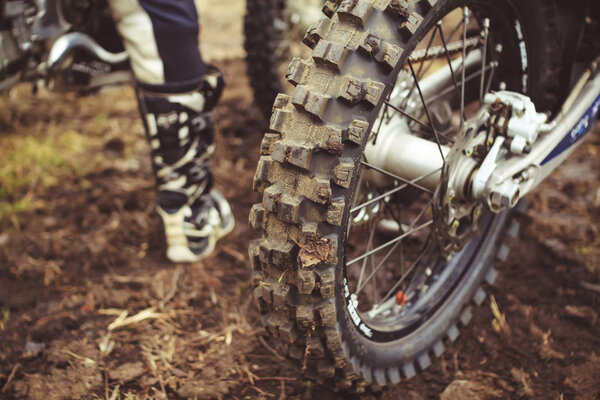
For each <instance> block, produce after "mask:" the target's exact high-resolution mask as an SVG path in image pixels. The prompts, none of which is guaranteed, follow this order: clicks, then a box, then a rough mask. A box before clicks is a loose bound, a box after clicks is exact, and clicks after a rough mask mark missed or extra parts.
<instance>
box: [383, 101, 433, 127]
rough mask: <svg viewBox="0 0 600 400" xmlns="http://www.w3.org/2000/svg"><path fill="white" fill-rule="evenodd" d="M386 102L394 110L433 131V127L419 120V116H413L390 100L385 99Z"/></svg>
mask: <svg viewBox="0 0 600 400" xmlns="http://www.w3.org/2000/svg"><path fill="white" fill-rule="evenodd" d="M384 104H386V105H388V106H389V107H390V108H391V109H392V110H394V111H396V112H398V113H400V114H402V115H403V116H405V117H406V118H408V119H410V120H411V121H413V122H415V123H416V124H418V125H420V126H422V127H423V128H425V129H427V130H428V131H430V132H431V131H432V129H431V127H430V126H429V125H427V124H424V123H423V122H421V121H419V120H418V119H417V118H415V117H413V116H412V115H410V114H408V113H407V112H406V111H402V109H400V108H398V107H396V106H394V105H393V104H392V103H390V102H389V101H387V100H386V101H384Z"/></svg>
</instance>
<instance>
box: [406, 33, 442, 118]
mask: <svg viewBox="0 0 600 400" xmlns="http://www.w3.org/2000/svg"><path fill="white" fill-rule="evenodd" d="M434 38H435V30H434V31H433V32H432V33H431V37H430V38H429V43H427V47H426V50H425V58H427V53H428V52H429V49H430V48H431V44H432V43H433V39H434ZM432 63H433V61H431V62H430V65H431V64H432ZM424 64H425V62H421V63H419V71H417V78H415V80H414V82H413V85H412V86H411V88H410V90H409V91H408V94H407V95H406V97H405V98H404V101H403V102H402V107H405V106H406V103H408V101H409V99H410V96H412V94H413V92H414V91H415V84H416V83H417V82H418V80H419V79H420V78H421V71H422V70H423V65H424Z"/></svg>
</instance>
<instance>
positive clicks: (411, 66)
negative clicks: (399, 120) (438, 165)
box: [408, 60, 446, 164]
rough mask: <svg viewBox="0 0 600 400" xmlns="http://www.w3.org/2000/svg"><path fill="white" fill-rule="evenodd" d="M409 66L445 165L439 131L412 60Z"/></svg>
mask: <svg viewBox="0 0 600 400" xmlns="http://www.w3.org/2000/svg"><path fill="white" fill-rule="evenodd" d="M408 66H409V67H410V72H411V74H412V76H413V79H414V80H415V84H416V86H417V90H418V91H419V97H420V98H421V102H422V103H423V109H424V110H425V114H426V115H427V120H428V121H429V124H430V125H431V129H433V134H434V136H435V141H436V143H437V146H438V150H439V151H440V155H441V156H442V160H444V164H445V163H446V158H445V157H444V152H443V151H442V145H441V144H440V137H439V134H438V131H437V129H435V125H433V121H432V119H431V114H430V113H429V108H428V107H427V103H426V102H425V98H424V97H423V92H422V91H421V86H420V85H419V81H417V78H416V76H415V70H414V68H413V65H412V63H411V62H410V60H408Z"/></svg>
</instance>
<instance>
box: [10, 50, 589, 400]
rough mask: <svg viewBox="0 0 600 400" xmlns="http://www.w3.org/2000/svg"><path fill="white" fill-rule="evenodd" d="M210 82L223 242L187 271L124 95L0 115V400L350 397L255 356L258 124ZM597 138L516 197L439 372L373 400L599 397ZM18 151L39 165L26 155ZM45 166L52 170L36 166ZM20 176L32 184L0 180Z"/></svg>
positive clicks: (23, 93)
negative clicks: (500, 250)
mask: <svg viewBox="0 0 600 400" xmlns="http://www.w3.org/2000/svg"><path fill="white" fill-rule="evenodd" d="M219 65H220V66H221V67H222V68H223V69H224V70H225V73H226V75H227V78H228V81H229V86H228V88H227V91H226V92H225V95H224V99H223V101H222V102H221V103H220V105H219V108H218V125H217V130H218V139H217V140H218V151H217V155H216V159H215V165H214V171H215V175H216V182H217V186H218V187H219V188H220V189H221V190H222V191H223V193H224V194H225V195H226V196H227V198H229V199H230V201H231V203H232V205H233V207H234V210H235V215H236V219H237V226H236V228H235V231H234V232H233V233H232V234H231V235H230V236H229V237H228V238H227V239H226V240H223V241H222V242H221V243H220V244H219V246H218V248H217V251H216V253H215V254H214V255H213V256H212V257H210V258H209V259H207V260H206V261H203V262H199V263H196V264H192V265H173V264H171V263H169V262H168V261H167V260H166V259H165V256H164V243H163V237H162V233H161V231H160V226H159V222H158V218H157V216H156V214H155V213H154V212H153V204H154V200H155V193H154V191H153V185H152V175H151V172H150V165H149V161H148V149H147V147H146V144H145V140H144V138H143V135H142V128H141V124H140V123H139V121H138V119H137V111H136V108H135V102H134V98H133V93H132V90H131V89H129V88H120V89H116V90H111V91H107V92H105V93H102V94H100V95H96V96H92V97H86V98H78V97H76V96H74V95H60V96H58V95H56V94H46V93H41V94H40V95H37V96H34V95H32V94H31V93H30V92H29V88H27V87H20V88H18V89H17V90H14V91H13V92H12V93H11V95H10V96H8V97H6V98H4V99H3V100H2V106H1V109H2V111H1V112H0V126H1V127H2V133H1V136H0V141H1V143H2V145H3V146H2V148H3V149H6V148H8V149H9V150H6V151H5V152H4V153H3V157H2V159H3V160H4V162H5V163H7V165H8V166H7V165H3V167H2V168H3V175H2V177H3V187H5V186H10V187H12V189H11V190H12V191H8V192H7V191H6V190H4V191H3V192H2V196H3V197H2V198H1V200H2V202H3V204H4V206H5V209H6V206H7V204H13V203H15V202H17V201H18V200H19V199H20V198H22V197H24V198H28V199H29V201H28V202H27V204H26V206H23V209H22V210H20V211H19V212H17V211H16V210H15V211H14V212H5V213H4V214H2V220H1V223H2V233H1V234H0V243H1V249H2V251H1V252H0V398H5V399H13V398H30V399H71V398H73V399H76V398H85V399H87V398H110V399H117V398H121V399H124V398H170V399H171V398H174V399H178V398H223V399H244V398H250V399H254V398H265V399H270V398H277V399H281V398H291V399H310V398H320V399H337V398H352V397H351V396H349V395H344V394H340V393H335V392H333V391H332V390H330V388H327V387H322V386H318V385H313V384H311V383H310V382H309V381H306V380H304V379H303V378H302V376H301V375H300V374H299V373H298V372H297V370H295V369H294V368H293V367H291V366H290V365H289V364H288V363H287V362H286V361H284V360H282V359H281V358H280V357H279V356H278V355H276V354H274V353H273V352H272V350H271V349H270V347H269V344H268V341H266V340H265V339H263V335H264V334H265V332H264V330H263V329H262V327H261V324H260V319H259V314H258V312H257V309H256V306H255V304H254V301H253V298H252V290H251V286H250V280H249V274H250V268H249V265H248V260H247V257H246V249H247V243H248V238H249V237H252V236H253V233H252V232H251V231H250V230H249V228H248V226H247V219H248V211H249V209H250V206H251V204H252V203H254V202H255V201H257V198H258V197H257V195H256V194H253V193H252V192H251V189H250V187H251V180H252V175H253V171H254V167H255V165H256V161H257V157H258V145H259V143H260V139H261V132H262V129H263V121H262V119H261V116H260V114H259V113H258V111H257V110H256V109H255V108H253V106H252V99H251V96H250V92H249V89H248V87H247V80H246V78H245V75H244V68H245V66H244V63H243V61H241V60H232V61H228V62H222V63H220V64H219ZM598 133H600V130H598V129H596V133H594V134H592V135H591V137H590V138H589V139H588V140H587V142H586V143H585V144H584V145H583V146H582V147H581V148H580V149H579V150H578V151H577V153H576V154H575V155H574V156H573V157H572V158H571V159H570V160H569V162H568V163H567V164H565V165H564V166H563V167H562V168H561V169H560V170H559V171H557V172H556V173H555V174H554V175H553V176H552V177H551V178H549V179H548V180H547V181H546V183H545V184H544V185H543V187H542V188H541V190H538V191H537V192H535V193H534V194H533V195H531V196H530V199H531V203H532V204H531V207H530V209H529V211H528V212H527V213H526V214H525V215H524V216H522V217H520V222H521V224H522V229H521V233H520V239H519V240H518V241H513V242H512V243H511V255H510V257H509V258H508V259H507V260H506V261H505V262H500V263H499V264H498V267H499V269H500V270H501V272H502V273H501V276H500V278H499V280H498V281H497V284H496V286H495V287H494V288H490V293H491V294H492V295H493V297H494V300H493V301H492V302H490V301H488V302H486V303H485V305H484V306H483V307H482V308H480V309H478V310H477V311H476V312H475V316H474V321H473V322H472V323H471V324H470V327H468V328H467V329H466V330H465V332H463V334H462V335H461V337H460V339H459V341H458V343H457V344H456V345H454V346H452V347H451V348H450V350H449V351H448V352H447V353H446V354H445V355H444V357H443V358H442V359H441V360H440V361H439V362H438V363H436V364H435V365H434V366H433V367H431V368H430V369H429V370H427V371H426V372H425V373H423V374H422V375H420V376H419V377H417V378H415V379H412V380H410V381H408V382H405V383H402V384H401V385H399V386H397V387H393V388H388V389H385V390H384V391H383V392H382V393H381V394H380V395H379V396H380V397H381V398H384V399H401V398H402V399H404V398H406V399H421V398H437V397H439V396H440V394H441V397H442V398H444V399H458V398H503V399H505V398H545V399H575V398H579V399H597V398H600V397H599V396H600V379H599V377H600V322H599V321H598V315H599V313H598V310H599V305H600V292H599V290H598V287H599V286H598V281H599V278H600V273H598V270H599V263H600V250H599V246H598V245H599V243H600V230H599V228H598V222H599V221H600V189H599V185H598V179H599V178H600V176H599V175H600V157H599V154H600V137H599V136H598ZM47 137H50V138H51V143H49V142H48V141H47V140H46V139H45V138H47ZM23 141H25V143H30V142H31V143H33V144H31V143H30V144H29V145H28V146H27V147H25V148H26V149H30V148H34V149H35V148H36V145H35V144H36V143H37V146H38V147H42V149H41V150H39V149H38V150H39V153H38V152H36V151H35V150H29V152H25V154H22V153H20V152H19V151H22V150H23V145H22V142H23ZM73 143H75V144H73ZM44 146H46V147H47V148H48V149H46V147H44ZM44 149H45V150H44ZM51 150H54V151H57V152H58V153H60V156H61V157H63V158H64V160H62V161H61V160H59V161H56V160H54V161H53V160H50V161H48V162H46V161H45V160H46V156H44V154H45V153H47V152H48V151H51ZM11 151H12V153H11ZM15 151H16V152H17V153H15ZM40 154H41V155H40ZM27 157H38V159H36V160H34V162H33V163H31V160H28V158H27ZM28 162H30V164H31V165H29V164H27V163H28ZM15 163H16V164H18V163H23V164H25V165H26V167H23V168H25V169H26V170H25V172H23V171H21V172H19V170H18V168H17V169H15V167H14V165H13V164H15ZM27 165H29V166H27ZM11 168H12V169H11ZM27 168H29V169H27ZM7 171H8V172H7ZM19 173H21V174H22V175H24V176H30V175H34V176H35V177H36V178H35V180H34V181H33V182H25V183H24V184H22V185H21V186H19V185H18V184H15V183H14V182H12V181H9V178H10V179H13V178H14V179H16V178H15V177H21V178H23V176H21V175H19ZM36 174H37V175H36ZM49 178H53V179H49ZM11 185H12V186H11ZM491 306H494V307H491ZM492 309H493V310H492ZM469 396H471V397H469ZM357 398H360V397H357ZM362 398H367V396H366V395H363V396H362Z"/></svg>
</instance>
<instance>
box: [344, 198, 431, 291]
mask: <svg viewBox="0 0 600 400" xmlns="http://www.w3.org/2000/svg"><path fill="white" fill-rule="evenodd" d="M431 203H432V201H431V200H429V201H428V202H427V204H426V205H425V207H424V208H423V210H421V212H420V213H419V215H417V217H416V218H415V219H414V221H413V223H412V224H411V225H410V227H409V228H408V230H409V231H410V230H411V229H413V228H414V226H415V225H416V224H417V222H419V220H420V219H421V218H422V217H423V215H425V212H426V211H427V209H428V208H429V207H430V206H431ZM402 243H403V241H402V240H400V241H399V242H396V243H395V244H394V246H393V247H392V248H391V249H390V250H389V251H388V252H387V253H386V255H385V256H384V257H383V259H382V260H381V261H380V262H379V264H377V268H375V270H374V271H373V272H371V274H370V275H369V276H368V277H367V279H365V281H364V283H363V284H362V285H360V284H359V285H357V289H356V294H357V295H358V294H359V293H360V291H361V290H362V288H363V287H364V286H365V285H366V284H367V283H368V282H369V280H370V279H371V277H373V275H375V274H376V273H377V271H379V269H380V268H381V267H382V266H383V264H384V263H385V262H386V261H387V259H388V258H389V257H390V256H391V255H392V253H393V252H394V250H396V248H397V247H398V246H400V245H401V244H402ZM401 258H402V257H401Z"/></svg>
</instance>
